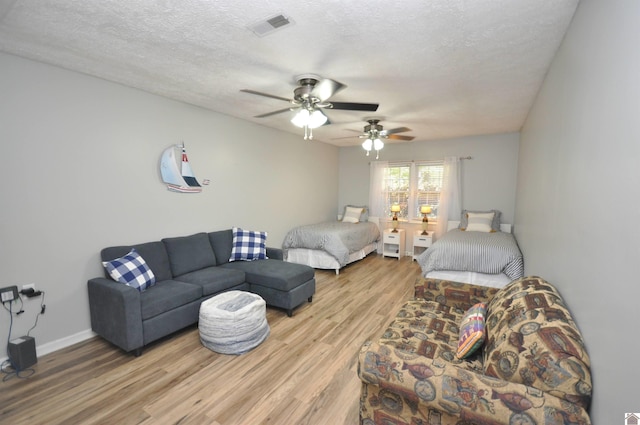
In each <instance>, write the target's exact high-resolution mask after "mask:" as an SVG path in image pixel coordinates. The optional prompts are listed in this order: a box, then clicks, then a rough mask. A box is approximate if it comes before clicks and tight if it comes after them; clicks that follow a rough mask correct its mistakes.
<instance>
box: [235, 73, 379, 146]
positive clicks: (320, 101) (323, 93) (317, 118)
mask: <svg viewBox="0 0 640 425" xmlns="http://www.w3.org/2000/svg"><path fill="white" fill-rule="evenodd" d="M297 81H298V87H297V88H296V89H295V90H294V91H293V98H292V99H287V98H285V97H280V96H275V95H272V94H268V93H262V92H259V91H255V90H250V89H242V90H240V91H241V92H245V93H250V94H255V95H258V96H265V97H270V98H272V99H278V100H284V101H286V102H289V103H291V104H293V105H294V106H290V107H288V108H285V109H279V110H277V111H272V112H267V113H266V114H261V115H256V116H255V118H264V117H268V116H271V115H275V114H280V113H282V112H287V111H296V115H295V116H294V117H293V119H292V120H291V122H292V123H293V124H294V125H296V126H297V127H301V128H304V138H305V140H306V139H313V131H312V130H313V129H314V128H317V127H320V126H321V125H325V124H330V122H329V119H328V117H327V116H326V115H325V114H324V113H323V112H322V110H321V109H324V108H327V109H341V110H346V111H369V112H374V111H377V110H378V104H377V103H354V102H329V101H328V100H329V98H331V97H332V96H333V95H335V94H336V93H338V92H339V91H341V90H343V89H345V88H346V87H347V86H346V85H345V84H342V83H340V82H338V81H335V80H331V79H329V78H321V77H319V76H317V75H314V74H304V75H300V76H298V77H297Z"/></svg>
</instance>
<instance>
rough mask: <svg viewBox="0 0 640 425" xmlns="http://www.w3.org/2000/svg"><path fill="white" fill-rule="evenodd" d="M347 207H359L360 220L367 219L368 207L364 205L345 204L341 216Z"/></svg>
mask: <svg viewBox="0 0 640 425" xmlns="http://www.w3.org/2000/svg"><path fill="white" fill-rule="evenodd" d="M347 208H359V209H360V210H361V213H360V221H369V207H367V206H366V205H345V207H344V211H343V213H342V217H344V216H345V214H346V213H347Z"/></svg>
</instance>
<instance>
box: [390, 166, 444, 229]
mask: <svg viewBox="0 0 640 425" xmlns="http://www.w3.org/2000/svg"><path fill="white" fill-rule="evenodd" d="M442 177H443V162H442V161H432V162H407V163H390V164H389V166H388V167H387V168H385V170H384V177H383V179H384V182H383V185H382V187H383V191H384V193H385V199H384V203H385V206H384V213H385V215H386V216H387V217H392V216H393V214H392V213H391V205H393V204H398V205H400V212H399V213H398V217H400V218H405V219H409V220H411V219H420V218H422V214H420V207H421V206H422V205H429V206H430V207H431V214H429V216H428V217H429V218H431V219H435V218H437V217H438V206H439V204H440V191H441V190H442Z"/></svg>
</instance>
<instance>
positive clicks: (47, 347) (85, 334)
mask: <svg viewBox="0 0 640 425" xmlns="http://www.w3.org/2000/svg"><path fill="white" fill-rule="evenodd" d="M96 335H98V334H97V333H95V332H93V331H92V330H91V329H87V330H85V331H81V332H78V333H77V334H73V335H69V336H66V337H64V338H60V339H58V340H55V341H51V342H47V343H46V344H42V345H36V353H37V355H38V357H39V356H44V355H45V354H49V353H53V352H54V351H58V350H61V349H63V348H66V347H68V346H70V345H73V344H77V343H78V342H82V341H86V340H87V339H89V338H93V337H94V336H96Z"/></svg>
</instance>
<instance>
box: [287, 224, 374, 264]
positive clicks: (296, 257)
mask: <svg viewBox="0 0 640 425" xmlns="http://www.w3.org/2000/svg"><path fill="white" fill-rule="evenodd" d="M379 239H380V229H379V224H378V219H377V218H373V217H372V218H367V219H366V221H358V222H357V223H353V222H345V221H331V222H326V223H317V224H311V225H307V226H299V227H295V228H293V229H291V230H290V231H289V232H288V233H287V235H286V236H285V238H284V242H283V243H282V248H283V249H284V251H285V259H286V260H287V261H290V262H292V263H300V264H306V265H308V266H311V267H313V268H314V269H332V270H335V271H336V274H339V273H340V269H341V268H342V267H344V266H346V265H347V264H350V263H353V262H354V261H358V260H361V259H363V258H364V257H366V256H367V255H368V254H370V253H371V252H373V251H375V250H376V248H377V246H378V240H379Z"/></svg>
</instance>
